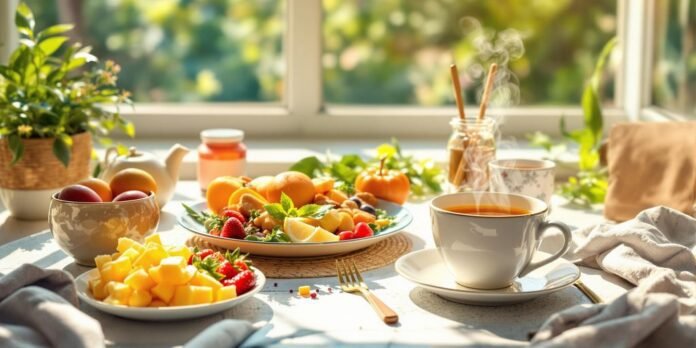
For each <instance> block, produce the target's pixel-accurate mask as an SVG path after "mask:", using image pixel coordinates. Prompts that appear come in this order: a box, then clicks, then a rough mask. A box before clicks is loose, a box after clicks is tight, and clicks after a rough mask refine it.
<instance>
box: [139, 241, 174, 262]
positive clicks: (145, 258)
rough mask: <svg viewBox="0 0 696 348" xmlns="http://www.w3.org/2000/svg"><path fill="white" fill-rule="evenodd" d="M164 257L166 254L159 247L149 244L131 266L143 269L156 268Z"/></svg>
mask: <svg viewBox="0 0 696 348" xmlns="http://www.w3.org/2000/svg"><path fill="white" fill-rule="evenodd" d="M166 257H167V252H166V251H165V250H164V248H163V247H162V246H161V245H158V244H154V243H149V244H148V245H147V247H146V248H145V251H144V252H143V253H142V254H140V257H138V259H137V260H135V262H134V263H133V264H134V265H137V266H143V267H152V266H157V265H159V263H160V262H161V261H162V259H164V258H166Z"/></svg>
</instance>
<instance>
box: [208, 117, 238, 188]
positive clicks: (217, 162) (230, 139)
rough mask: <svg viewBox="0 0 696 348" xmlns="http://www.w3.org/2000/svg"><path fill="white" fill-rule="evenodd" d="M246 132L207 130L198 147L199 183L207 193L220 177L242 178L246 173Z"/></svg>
mask: <svg viewBox="0 0 696 348" xmlns="http://www.w3.org/2000/svg"><path fill="white" fill-rule="evenodd" d="M242 140H244V132H243V131H241V130H238V129H206V130H204V131H202V132H201V141H202V142H203V143H202V144H201V145H200V146H198V183H199V184H200V186H201V190H203V191H205V190H206V188H207V187H208V184H209V183H210V182H211V181H212V180H213V179H215V178H217V177H219V176H225V175H229V176H242V175H244V174H245V173H246V146H245V145H244V143H243V142H242Z"/></svg>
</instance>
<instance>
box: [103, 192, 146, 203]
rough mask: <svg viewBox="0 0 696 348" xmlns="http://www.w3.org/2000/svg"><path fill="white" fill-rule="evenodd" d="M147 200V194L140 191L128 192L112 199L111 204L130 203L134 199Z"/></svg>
mask: <svg viewBox="0 0 696 348" xmlns="http://www.w3.org/2000/svg"><path fill="white" fill-rule="evenodd" d="M141 198H147V194H146V193H144V192H142V191H137V190H130V191H126V192H123V193H121V194H120V195H118V196H116V197H114V200H113V201H112V202H123V201H132V200H134V199H141Z"/></svg>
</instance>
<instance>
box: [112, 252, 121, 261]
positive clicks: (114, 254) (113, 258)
mask: <svg viewBox="0 0 696 348" xmlns="http://www.w3.org/2000/svg"><path fill="white" fill-rule="evenodd" d="M119 256H121V253H113V254H111V259H112V260H116V259H118V257H119Z"/></svg>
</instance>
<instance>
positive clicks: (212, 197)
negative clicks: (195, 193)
mask: <svg viewBox="0 0 696 348" xmlns="http://www.w3.org/2000/svg"><path fill="white" fill-rule="evenodd" d="M243 186H244V182H243V181H242V180H240V179H239V178H237V177H233V176H220V177H217V178H215V179H213V181H211V182H210V184H208V189H207V190H206V192H205V200H206V202H207V203H208V210H210V211H211V212H213V213H215V214H218V213H220V210H222V208H225V207H227V201H228V200H229V199H230V196H231V195H232V194H233V193H234V192H235V191H237V190H239V189H240V188H242V187H243Z"/></svg>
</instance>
